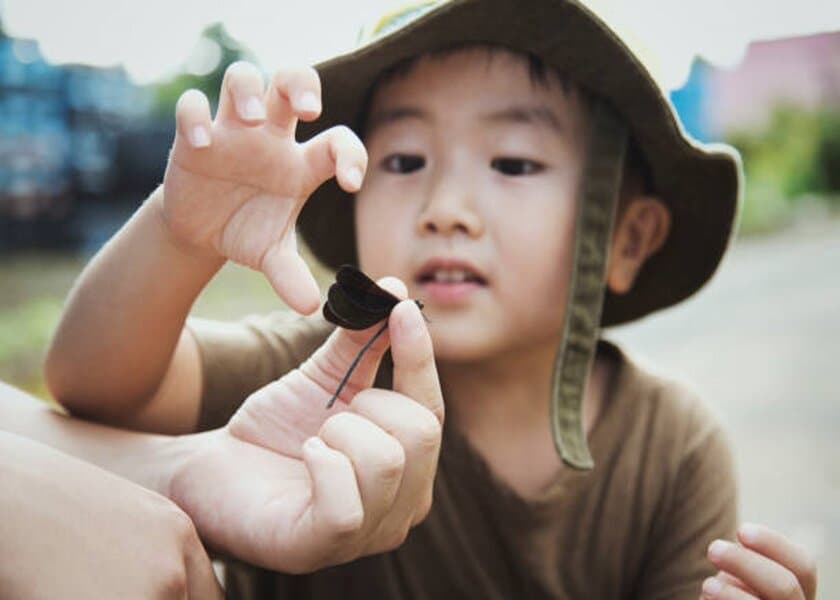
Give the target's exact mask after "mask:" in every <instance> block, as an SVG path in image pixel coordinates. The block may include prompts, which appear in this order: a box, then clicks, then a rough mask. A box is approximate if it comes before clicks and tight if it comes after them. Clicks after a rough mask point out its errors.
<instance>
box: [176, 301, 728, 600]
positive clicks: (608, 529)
mask: <svg viewBox="0 0 840 600" xmlns="http://www.w3.org/2000/svg"><path fill="white" fill-rule="evenodd" d="M190 327H191V328H192V331H193V333H195V335H196V338H197V340H198V343H199V347H200V351H201V355H202V362H203V368H204V374H205V375H204V394H203V398H202V408H201V416H200V428H201V429H207V428H212V427H218V426H221V425H223V424H224V423H225V422H226V420H227V419H228V418H229V417H230V416H231V415H232V414H233V412H234V411H235V410H236V408H237V407H238V406H239V404H241V403H242V401H243V400H244V399H245V397H246V396H247V395H248V394H249V393H250V392H251V391H253V390H254V389H257V388H258V387H260V386H262V385H264V384H266V383H268V382H269V381H271V380H273V379H275V378H277V377H280V376H281V375H282V374H284V373H285V372H287V371H289V370H291V369H293V368H295V367H296V366H298V365H299V364H300V363H301V362H302V361H303V360H305V359H306V357H307V356H309V354H311V353H312V352H313V351H314V350H315V349H316V348H317V347H318V346H320V345H321V343H322V342H323V341H324V340H325V339H326V337H327V335H328V334H329V333H330V331H331V330H332V328H333V326H331V325H330V324H329V323H327V322H326V321H324V320H323V319H322V318H321V317H320V316H314V317H305V318H300V317H297V316H291V315H285V316H277V315H271V316H267V317H253V318H249V319H247V320H245V321H243V322H240V323H227V324H220V323H212V322H208V321H200V320H191V321H190ZM598 352H599V353H601V354H602V355H604V356H605V357H607V358H609V359H610V360H613V361H614V365H615V369H614V373H615V376H614V378H613V380H612V381H611V383H610V386H609V391H608V393H607V400H606V403H605V405H604V407H603V410H602V413H601V415H600V417H599V419H598V421H597V422H596V424H595V426H594V429H593V430H592V432H591V433H590V435H589V442H590V447H591V450H592V454H593V457H594V459H595V468H594V469H593V470H592V471H589V472H580V471H573V470H571V469H566V470H564V471H563V472H562V473H561V474H560V476H559V477H558V480H557V481H556V484H555V485H553V486H552V487H551V488H550V491H548V492H546V493H545V495H544V496H543V497H540V498H539V499H536V500H534V499H530V500H527V501H526V500H524V499H522V498H521V497H519V496H518V495H517V494H516V493H515V492H514V491H513V490H512V489H511V488H510V487H508V486H506V485H505V484H504V483H503V482H502V481H500V480H499V479H498V478H496V477H495V476H494V474H493V473H492V472H491V471H490V469H489V467H488V465H487V464H486V463H485V462H484V461H483V460H482V458H481V456H480V455H479V454H478V453H477V452H476V451H475V450H474V449H473V448H471V447H470V445H469V443H468V442H467V441H466V439H465V438H464V437H462V436H461V435H459V433H458V432H457V430H455V428H454V427H453V426H452V425H451V424H447V426H445V427H444V440H443V445H442V448H441V455H440V463H439V467H438V472H437V477H436V480H435V494H434V503H433V506H432V510H431V512H430V513H429V516H428V517H427V518H426V520H425V521H423V523H421V524H420V525H418V526H417V527H415V528H414V529H412V531H411V532H410V534H409V536H408V538H407V540H406V542H405V543H404V544H403V545H402V546H400V547H399V548H398V549H397V550H394V551H391V552H387V553H384V554H379V555H375V556H369V557H365V558H362V559H359V560H355V561H352V562H350V563H347V564H344V565H340V566H336V567H331V568H328V569H324V570H321V571H318V572H315V573H312V574H309V575H294V576H293V575H284V574H280V573H271V572H268V571H264V570H261V569H258V568H255V567H251V566H248V565H243V564H240V563H231V564H229V565H228V570H227V583H226V587H227V594H228V597H229V598H243V599H254V600H257V599H260V600H262V599H266V600H267V599H275V598H284V599H285V598H313V599H322V598H411V599H415V598H416V599H432V598H434V599H440V598H447V599H449V598H492V599H495V598H598V599H609V598H642V599H655V598H686V599H688V598H690V599H692V600H696V598H697V597H698V596H699V594H700V585H701V583H702V581H703V579H704V578H705V577H707V576H709V575H712V574H714V572H715V571H714V569H713V567H712V566H711V564H710V563H709V562H708V561H707V560H706V558H705V551H706V547H707V546H708V544H709V543H710V542H711V541H712V540H713V539H715V538H719V537H723V538H732V537H733V535H734V530H735V526H736V494H735V480H734V474H733V465H732V459H731V455H730V451H729V448H728V445H727V442H726V440H725V437H724V435H723V433H722V431H721V429H720V428H719V427H718V425H717V424H716V423H715V422H714V420H713V419H712V418H711V417H710V415H709V413H708V412H707V411H706V410H705V409H704V408H703V406H702V404H701V403H700V402H699V401H698V399H697V398H696V397H695V396H694V395H692V394H691V393H690V392H689V391H687V390H686V389H685V388H683V387H681V386H679V385H676V384H675V383H673V382H671V381H669V380H666V379H663V378H661V377H658V376H655V375H653V374H651V373H648V372H646V371H644V370H643V369H642V368H640V367H639V365H637V364H636V363H634V362H633V361H632V360H630V359H629V358H628V356H627V355H626V354H625V353H624V352H623V351H622V350H621V349H620V348H619V347H617V346H616V345H614V344H613V343H611V342H608V341H605V340H601V341H600V342H599V345H598ZM390 368H391V364H390V362H389V361H387V360H386V361H383V366H382V368H381V369H380V374H379V376H378V377H377V384H378V385H388V383H389V382H390V373H389V370H390Z"/></svg>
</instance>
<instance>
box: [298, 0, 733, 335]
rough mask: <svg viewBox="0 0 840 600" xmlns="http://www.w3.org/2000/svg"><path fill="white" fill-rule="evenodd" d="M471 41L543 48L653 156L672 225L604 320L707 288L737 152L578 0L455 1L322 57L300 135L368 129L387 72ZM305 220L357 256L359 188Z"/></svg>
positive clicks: (345, 255) (610, 303) (721, 247)
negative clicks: (315, 96)
mask: <svg viewBox="0 0 840 600" xmlns="http://www.w3.org/2000/svg"><path fill="white" fill-rule="evenodd" d="M465 43H484V44H493V45H501V46H505V47H508V48H510V49H512V50H515V51H519V52H531V53H533V54H535V55H537V56H539V57H541V58H542V59H543V60H544V61H545V63H546V64H547V65H549V66H551V67H554V68H556V69H558V70H559V71H561V72H563V73H565V74H567V75H568V77H569V78H570V79H571V80H573V81H575V82H576V83H577V84H578V85H580V86H582V87H583V88H585V89H587V90H588V91H589V92H590V93H592V94H595V95H597V96H599V97H601V98H602V99H603V100H605V101H606V102H608V103H609V104H610V105H612V107H613V109H614V110H615V111H616V112H617V113H618V114H619V115H621V116H622V117H623V118H624V119H625V121H626V123H627V125H628V128H629V131H630V133H631V135H632V136H633V138H634V139H635V141H636V144H637V146H638V148H639V150H640V151H641V153H642V154H643V156H644V157H645V160H646V162H647V164H648V166H649V168H650V175H651V179H652V183H653V187H654V190H655V193H656V194H657V195H658V196H659V197H660V198H661V199H662V200H663V202H665V203H666V204H667V206H668V207H669V209H670V211H671V230H670V233H669V235H668V238H667V240H666V242H665V243H664V245H663V246H662V248H661V249H660V250H659V251H658V252H657V253H656V254H654V255H653V256H651V257H650V258H649V259H648V260H647V261H646V263H645V265H644V266H643V268H642V270H641V271H640V273H639V274H638V276H637V279H636V281H635V283H634V285H633V287H632V289H631V290H630V291H629V292H628V293H626V294H623V295H616V294H613V293H611V292H607V294H606V297H605V300H604V310H603V314H602V319H601V324H602V326H609V325H618V324H621V323H625V322H628V321H632V320H635V319H638V318H640V317H642V316H644V315H647V314H648V313H650V312H652V311H655V310H658V309H662V308H665V307H667V306H671V305H673V304H675V303H677V302H679V301H681V300H683V299H685V298H687V297H688V296H690V295H692V294H693V293H694V292H696V291H697V290H698V289H700V288H701V287H702V286H703V285H704V284H705V283H706V282H707V281H708V280H709V279H710V278H711V276H712V275H713V274H714V272H715V270H716V269H717V267H718V265H719V264H720V261H721V259H722V257H723V255H724V254H725V252H726V250H727V248H728V246H729V244H730V241H731V238H732V234H733V230H734V227H735V222H736V218H737V215H738V211H739V207H740V202H741V196H742V179H743V177H742V168H741V163H740V158H739V156H738V154H737V152H736V151H735V150H734V149H732V148H730V147H728V146H724V145H722V144H715V145H703V144H700V143H698V142H696V141H695V140H693V139H691V138H690V137H689V136H688V135H687V134H686V133H685V132H684V131H683V129H682V128H681V126H680V124H679V121H678V119H677V118H676V117H675V115H674V112H673V108H672V106H671V104H670V103H669V102H668V100H666V98H665V97H664V95H663V93H662V92H661V90H660V89H659V87H658V86H657V84H656V83H655V81H654V80H653V78H652V77H651V75H650V74H649V73H648V72H647V70H646V69H645V68H644V66H643V65H642V64H641V63H640V62H639V61H638V60H637V59H636V58H635V56H634V55H633V53H632V52H631V51H630V50H629V49H628V48H627V47H626V46H625V45H624V44H623V43H622V42H621V40H619V39H618V37H617V36H616V34H615V33H613V32H612V30H611V29H610V28H609V27H608V26H607V25H606V24H604V23H603V22H602V21H601V20H600V19H599V18H598V17H596V16H595V15H594V14H593V13H592V12H590V11H589V10H588V9H587V8H585V7H583V6H581V5H580V4H579V3H577V2H575V1H572V0H554V1H551V0H517V1H516V2H511V1H510V0H452V1H450V2H446V3H443V4H441V5H440V6H438V7H436V8H434V9H433V10H431V11H429V12H427V13H425V14H423V15H422V16H420V17H418V18H417V19H416V20H414V21H412V22H410V23H408V24H407V25H404V26H403V27H401V28H399V29H397V30H395V31H394V32H392V33H389V34H387V35H384V36H383V37H381V38H379V39H376V40H375V41H373V42H371V43H369V44H368V45H365V46H363V47H361V48H359V49H357V50H355V51H353V52H350V53H348V54H345V55H342V56H339V57H336V58H334V59H331V60H329V61H326V62H323V63H321V64H318V65H316V67H315V68H316V70H317V71H318V73H319V76H320V78H321V82H322V101H323V107H324V109H323V113H322V116H321V117H320V118H319V119H318V120H317V121H316V122H312V123H301V124H300V125H299V128H298V131H299V136H300V139H301V140H306V139H309V138H310V137H312V136H313V135H315V134H317V133H318V132H319V131H322V130H323V129H327V128H329V127H332V126H334V125H339V124H343V125H347V126H349V127H350V128H351V129H353V130H354V131H355V132H356V133H357V134H359V135H361V131H359V127H360V125H361V118H362V117H363V115H362V114H361V111H362V110H363V108H364V102H365V99H366V97H367V94H368V93H369V90H370V88H371V86H372V85H373V84H374V82H375V81H376V79H377V78H378V76H379V75H380V74H381V73H382V72H383V71H384V70H386V69H388V68H389V67H392V66H393V65H395V64H397V63H399V62H401V61H403V60H405V59H407V58H410V57H413V56H418V55H421V54H424V53H427V52H431V51H435V50H439V49H443V48H446V47H450V46H454V45H460V44H465ZM298 227H299V231H300V232H301V234H302V236H303V239H304V241H305V242H306V243H307V245H308V246H309V247H310V249H311V250H312V251H313V253H314V254H315V256H316V257H317V258H318V259H319V260H321V261H322V262H323V263H324V264H326V265H327V266H328V267H330V268H333V269H336V268H338V266H339V265H341V264H343V263H351V264H355V263H356V256H357V254H356V243H355V228H354V225H353V202H352V197H351V196H350V195H349V194H347V193H346V192H344V191H343V190H341V189H340V188H339V187H338V185H336V183H335V180H331V181H329V182H327V183H325V184H324V185H322V186H321V187H319V188H318V190H316V191H315V193H314V194H313V195H312V196H311V197H310V198H309V200H308V201H307V203H306V205H305V206H304V209H303V211H302V212H301V215H300V217H299V220H298Z"/></svg>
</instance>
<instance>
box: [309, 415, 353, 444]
mask: <svg viewBox="0 0 840 600" xmlns="http://www.w3.org/2000/svg"><path fill="white" fill-rule="evenodd" d="M355 418H357V417H356V416H355V415H353V414H351V413H348V412H340V413H338V414H335V415H332V416H331V417H329V418H328V419H327V420H326V421H324V423H323V424H322V425H321V430H320V431H319V432H318V435H319V436H320V437H322V438H324V439H335V437H336V436H338V435H340V434H341V433H342V432H343V431H344V430H346V429H347V428H348V427H350V426H352V424H353V422H354V419H355Z"/></svg>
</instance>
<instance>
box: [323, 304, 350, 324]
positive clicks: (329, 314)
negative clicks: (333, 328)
mask: <svg viewBox="0 0 840 600" xmlns="http://www.w3.org/2000/svg"><path fill="white" fill-rule="evenodd" d="M322 313H323V315H324V318H325V319H326V320H327V321H329V322H330V323H335V324H336V325H338V326H339V327H344V328H345V329H355V328H356V326H355V325H354V324H353V323H351V322H350V321H346V320H345V319H343V318H341V317H340V316H339V315H337V314H335V312H334V311H333V309H332V308H330V302H329V300H327V302H325V303H324V309H323V311H322Z"/></svg>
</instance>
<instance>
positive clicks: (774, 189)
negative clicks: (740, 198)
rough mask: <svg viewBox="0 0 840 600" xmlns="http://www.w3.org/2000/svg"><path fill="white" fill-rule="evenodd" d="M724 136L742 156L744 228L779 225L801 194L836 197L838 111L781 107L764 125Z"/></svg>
mask: <svg viewBox="0 0 840 600" xmlns="http://www.w3.org/2000/svg"><path fill="white" fill-rule="evenodd" d="M727 141H728V142H729V143H731V144H732V145H734V146H735V147H737V148H738V150H739V151H740V152H741V154H742V156H743V158H744V171H745V174H746V181H747V186H746V197H745V199H744V210H743V213H742V216H741V231H742V232H744V233H754V232H761V231H766V230H770V229H775V228H777V227H778V226H779V225H782V224H784V223H785V222H787V221H789V220H790V219H791V218H792V217H793V215H794V213H795V211H796V209H797V207H798V206H799V205H800V204H801V203H802V202H803V200H805V199H812V198H813V197H814V196H819V197H821V198H824V199H826V200H827V201H828V202H832V199H835V200H834V201H836V198H838V197H840V194H838V193H839V192H840V111H838V110H828V109H823V110H818V111H806V110H803V109H801V108H797V107H793V106H779V107H778V108H777V109H776V110H775V111H774V112H773V115H772V117H771V119H770V121H769V122H768V124H767V126H766V127H764V128H763V129H761V130H759V131H738V132H733V133H732V134H731V135H730V136H728V140H727Z"/></svg>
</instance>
